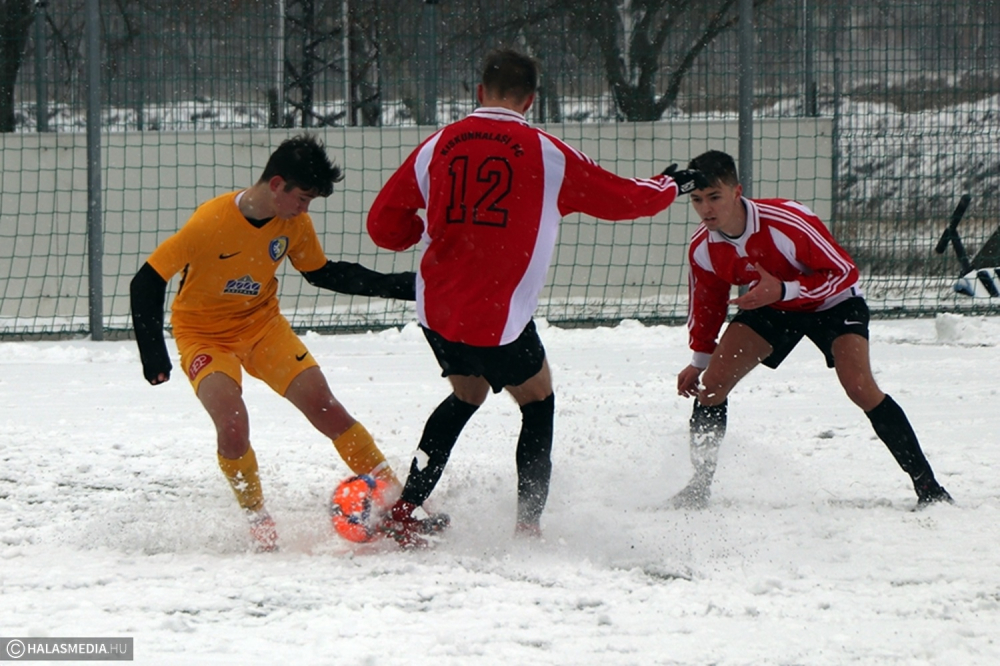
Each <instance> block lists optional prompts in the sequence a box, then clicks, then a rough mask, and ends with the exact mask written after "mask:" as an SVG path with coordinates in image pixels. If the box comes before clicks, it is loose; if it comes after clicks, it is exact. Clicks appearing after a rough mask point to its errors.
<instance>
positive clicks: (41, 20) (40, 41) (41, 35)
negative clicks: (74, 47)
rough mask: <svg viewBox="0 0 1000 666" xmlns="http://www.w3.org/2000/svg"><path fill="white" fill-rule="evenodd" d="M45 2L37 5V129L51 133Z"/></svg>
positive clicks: (39, 1) (41, 0)
mask: <svg viewBox="0 0 1000 666" xmlns="http://www.w3.org/2000/svg"><path fill="white" fill-rule="evenodd" d="M46 73H47V72H46V71H45V0H38V1H37V2H36V3H35V129H36V130H37V131H39V132H48V131H49V106H48V96H49V94H48V90H46V86H45V75H46Z"/></svg>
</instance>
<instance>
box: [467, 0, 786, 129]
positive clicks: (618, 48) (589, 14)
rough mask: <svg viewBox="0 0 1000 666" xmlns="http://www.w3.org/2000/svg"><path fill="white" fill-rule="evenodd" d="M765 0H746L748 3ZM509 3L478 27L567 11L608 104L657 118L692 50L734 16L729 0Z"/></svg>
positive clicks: (676, 89)
mask: <svg viewBox="0 0 1000 666" xmlns="http://www.w3.org/2000/svg"><path fill="white" fill-rule="evenodd" d="M769 2H771V0H754V7H755V8H758V7H761V6H763V5H765V4H767V3H769ZM514 4H515V3H511V5H512V6H509V7H508V11H507V12H506V14H505V15H504V17H503V18H502V19H500V20H499V21H497V22H496V23H494V24H493V25H484V24H483V23H482V22H481V21H479V22H478V25H479V26H480V31H481V34H483V35H486V34H488V33H490V32H493V31H497V30H499V31H502V32H505V33H507V34H508V35H510V34H514V33H517V32H520V31H525V30H529V29H530V28H531V27H532V26H535V25H538V24H539V23H542V22H545V21H549V20H552V19H553V18H554V17H559V16H563V17H568V19H569V20H570V24H571V25H572V26H573V27H575V28H576V29H577V30H579V31H580V32H582V33H583V34H585V35H586V36H587V37H588V38H589V40H590V41H591V42H592V43H593V44H594V45H596V47H597V50H598V53H599V60H600V63H601V67H602V68H603V71H604V76H605V78H606V79H607V83H608V85H609V87H610V89H611V93H612V96H613V97H614V100H615V105H616V108H617V109H618V112H619V114H620V115H621V116H622V117H623V118H624V119H625V120H630V121H646V120H657V119H659V118H660V117H661V116H662V115H663V113H664V111H666V110H667V109H668V108H670V107H671V106H672V105H674V104H675V102H676V100H677V96H678V94H679V93H680V91H681V86H682V83H683V81H684V79H685V77H686V76H687V75H688V74H689V72H690V71H691V68H692V66H693V65H694V63H695V61H696V60H697V59H698V56H699V55H701V53H702V52H703V51H704V50H705V49H706V47H708V45H709V44H711V43H712V42H713V41H714V40H715V38H716V37H718V36H719V35H720V34H722V33H723V32H725V31H726V30H729V29H730V28H732V27H733V26H735V25H736V23H737V21H738V20H739V12H738V6H737V3H736V0H711V1H706V2H703V3H692V2H690V0H588V1H587V2H580V1H579V0H522V2H520V3H517V6H516V7H514V6H513V5H514ZM472 25H476V23H473V24H472ZM668 46H669V48H668ZM664 69H665V70H666V73H665V75H664V74H663V70H664ZM661 79H663V80H665V84H661ZM661 88H662V92H661Z"/></svg>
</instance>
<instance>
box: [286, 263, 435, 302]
mask: <svg viewBox="0 0 1000 666" xmlns="http://www.w3.org/2000/svg"><path fill="white" fill-rule="evenodd" d="M302 276H303V277H305V279H306V280H307V281H308V282H309V284H311V285H313V286H314V287H320V288H322V289H329V290H330V291H336V292H340V293H342V294H353V295H356V296H379V297H381V298H397V299H399V300H403V301H414V300H416V298H417V293H416V279H417V276H416V273H413V272H406V273H379V272H378V271H373V270H371V269H370V268H365V267H364V266H362V265H360V264H354V263H350V262H347V261H327V262H326V265H325V266H323V268H320V269H318V270H315V271H309V272H303V273H302Z"/></svg>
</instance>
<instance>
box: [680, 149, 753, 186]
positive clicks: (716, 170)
mask: <svg viewBox="0 0 1000 666" xmlns="http://www.w3.org/2000/svg"><path fill="white" fill-rule="evenodd" d="M688 168H689V169H697V170H698V171H700V172H701V173H702V174H703V175H704V176H705V179H706V180H708V185H709V187H718V186H719V185H723V184H724V185H731V186H733V187H735V186H737V185H739V184H740V177H739V175H738V174H737V173H736V162H734V161H733V158H732V156H731V155H729V154H728V153H724V152H722V151H721V150H710V151H708V152H707V153H702V154H701V155H699V156H698V157H696V158H694V159H693V160H691V162H689V163H688Z"/></svg>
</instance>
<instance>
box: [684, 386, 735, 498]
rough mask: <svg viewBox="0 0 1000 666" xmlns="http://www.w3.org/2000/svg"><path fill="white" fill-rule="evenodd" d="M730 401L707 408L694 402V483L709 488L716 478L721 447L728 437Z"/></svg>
mask: <svg viewBox="0 0 1000 666" xmlns="http://www.w3.org/2000/svg"><path fill="white" fill-rule="evenodd" d="M728 405H729V400H728V399H726V400H724V401H722V403H721V404H718V405H714V406H711V407H706V406H705V405H703V404H701V403H700V402H698V400H697V399H695V401H694V407H693V408H692V410H691V420H690V421H688V425H689V427H690V429H691V465H692V466H693V467H694V481H695V482H696V483H697V484H698V485H701V486H705V487H708V486H709V485H711V483H712V477H713V476H715V467H716V465H717V464H718V460H719V446H720V445H721V444H722V438H723V437H725V436H726V424H727V422H728V420H729V416H728Z"/></svg>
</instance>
